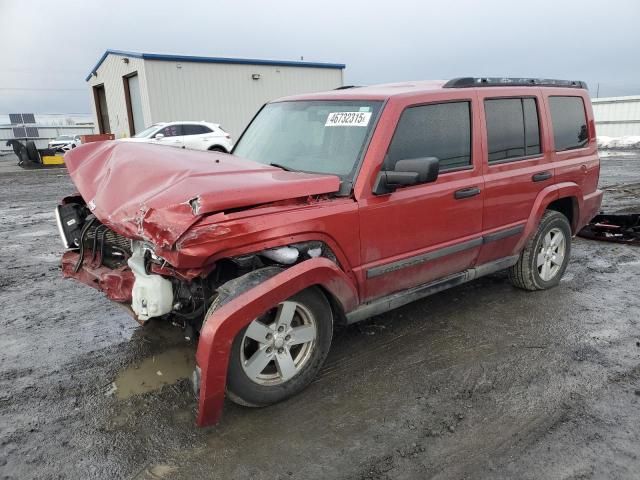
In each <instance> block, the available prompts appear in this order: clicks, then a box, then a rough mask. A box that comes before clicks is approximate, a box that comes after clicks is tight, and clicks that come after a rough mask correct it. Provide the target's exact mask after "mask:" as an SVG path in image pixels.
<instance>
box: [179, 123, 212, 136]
mask: <svg viewBox="0 0 640 480" xmlns="http://www.w3.org/2000/svg"><path fill="white" fill-rule="evenodd" d="M209 132H211V130H210V129H208V128H207V127H205V126H204V125H193V124H184V125H182V135H202V134H203V133H209Z"/></svg>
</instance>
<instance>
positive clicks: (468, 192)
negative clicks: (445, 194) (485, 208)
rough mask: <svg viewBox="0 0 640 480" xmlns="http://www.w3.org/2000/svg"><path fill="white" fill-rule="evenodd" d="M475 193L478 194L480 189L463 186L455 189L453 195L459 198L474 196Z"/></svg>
mask: <svg viewBox="0 0 640 480" xmlns="http://www.w3.org/2000/svg"><path fill="white" fill-rule="evenodd" d="M476 195H480V189H479V188H478V187H469V188H463V189H462V190H456V192H455V193H454V194H453V197H454V198H455V199H456V200H460V199H461V198H469V197H475V196H476Z"/></svg>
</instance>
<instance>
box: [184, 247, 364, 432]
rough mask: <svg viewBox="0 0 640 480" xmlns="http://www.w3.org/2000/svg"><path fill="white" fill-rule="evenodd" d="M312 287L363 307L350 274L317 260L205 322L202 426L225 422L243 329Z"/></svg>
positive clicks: (200, 357)
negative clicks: (230, 373) (234, 352)
mask: <svg viewBox="0 0 640 480" xmlns="http://www.w3.org/2000/svg"><path fill="white" fill-rule="evenodd" d="M312 285H320V286H322V287H323V288H325V289H326V290H327V291H329V292H330V293H331V294H332V295H333V296H334V297H335V298H336V299H337V300H338V301H339V302H340V303H341V305H342V307H343V309H344V311H345V312H349V311H350V310H353V309H354V308H355V307H356V306H357V305H358V294H357V290H356V287H355V285H353V283H352V282H351V280H350V279H349V278H348V277H347V275H346V274H345V273H344V272H343V271H342V270H340V268H339V267H338V266H337V265H336V264H335V263H333V262H332V261H330V260H328V259H326V258H312V259H310V260H305V261H304V262H301V263H299V264H297V265H294V266H293V267H291V268H288V269H286V270H283V271H282V272H281V273H279V274H277V275H275V276H273V277H271V278H269V279H267V280H265V281H264V282H263V283H261V284H259V285H257V286H256V287H254V288H252V289H250V290H248V291H246V292H244V293H241V294H239V295H238V296H237V297H235V298H234V299H233V300H231V301H229V302H228V303H226V304H224V305H223V306H222V307H220V309H219V310H216V311H215V312H213V313H212V314H211V316H210V317H208V318H206V319H205V323H204V326H203V328H202V331H201V332H200V341H199V344H198V351H197V352H196V362H197V364H198V367H199V368H200V378H201V383H200V396H199V400H198V418H197V424H198V425H199V426H206V425H213V424H215V423H217V422H218V420H219V419H220V416H221V414H222V407H223V404H224V394H225V386H226V382H227V367H228V365H229V356H230V352H231V345H232V344H233V339H234V338H235V337H236V335H237V334H238V333H239V332H240V330H242V329H243V328H244V327H246V326H247V325H248V324H249V323H251V322H252V321H253V319H255V318H257V317H258V316H260V315H261V314H262V313H264V312H265V311H266V310H268V309H269V308H271V307H272V306H274V305H276V304H278V303H280V302H282V301H284V300H286V299H287V298H289V297H291V296H292V295H294V294H296V293H297V292H299V291H301V290H304V289H305V288H307V287H310V286H312Z"/></svg>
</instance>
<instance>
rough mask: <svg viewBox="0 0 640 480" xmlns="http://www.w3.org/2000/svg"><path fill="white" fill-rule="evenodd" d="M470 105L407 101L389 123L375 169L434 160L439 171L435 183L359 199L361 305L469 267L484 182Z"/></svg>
mask: <svg viewBox="0 0 640 480" xmlns="http://www.w3.org/2000/svg"><path fill="white" fill-rule="evenodd" d="M414 101H415V100H414ZM472 106H473V107H475V105H474V104H473V101H472V99H467V98H462V99H460V100H456V101H445V102H435V101H434V102H432V103H428V104H418V105H416V104H406V105H402V106H398V113H395V110H394V113H393V115H394V117H393V118H389V119H388V122H389V123H393V124H394V125H395V126H396V127H395V132H394V133H393V136H392V138H391V139H390V143H389V146H388V149H387V151H386V155H385V157H384V163H383V165H382V167H381V169H382V170H393V169H394V168H395V164H396V162H397V161H398V160H404V159H411V158H421V157H437V158H438V159H439V161H440V173H439V176H438V178H437V180H436V181H435V182H431V183H423V184H419V185H413V186H408V187H403V188H398V189H397V190H396V191H394V192H392V193H389V194H385V195H373V194H372V193H371V192H370V191H369V192H366V195H365V196H364V197H363V198H360V199H359V205H360V209H359V212H360V232H361V258H362V265H361V267H360V268H359V269H358V270H359V272H358V275H359V276H360V278H361V279H362V283H363V284H364V285H365V292H364V293H363V297H364V298H365V299H366V300H369V299H373V298H377V297H381V296H384V295H387V294H390V293H392V292H396V291H400V290H404V289H407V288H410V287H413V286H417V285H422V284H425V283H429V282H432V281H434V280H438V279H440V278H443V277H446V276H447V275H450V274H453V273H457V272H461V271H463V270H465V269H467V268H469V267H471V266H473V264H474V262H475V259H476V258H477V256H478V252H479V250H480V245H481V243H482V239H481V237H480V231H481V227H482V198H483V184H482V170H481V167H480V163H479V159H478V156H479V155H478V154H479V153H480V149H479V142H477V141H474V135H475V133H474V132H475V130H473V128H475V126H476V124H477V123H478V122H477V116H475V115H476V113H475V110H474V109H473V108H472ZM394 108H395V107H394ZM396 115H398V116H399V118H398V116H396ZM472 127H473V128H472ZM372 173H374V174H377V173H378V171H375V172H372Z"/></svg>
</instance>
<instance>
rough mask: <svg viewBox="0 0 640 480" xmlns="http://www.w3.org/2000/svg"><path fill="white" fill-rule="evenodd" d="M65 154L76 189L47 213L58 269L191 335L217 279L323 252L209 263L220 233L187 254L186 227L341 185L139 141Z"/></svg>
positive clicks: (278, 252) (285, 250) (281, 252)
mask: <svg viewBox="0 0 640 480" xmlns="http://www.w3.org/2000/svg"><path fill="white" fill-rule="evenodd" d="M177 155H179V158H176V156H177ZM65 160H66V163H67V166H68V170H69V174H70V176H71V178H72V180H73V182H74V183H75V185H76V187H77V188H78V191H79V193H78V194H76V195H74V196H71V197H67V198H65V199H63V201H62V203H61V204H60V205H59V206H58V207H57V208H56V211H55V216H56V222H57V225H58V230H59V232H60V236H61V239H62V242H63V245H64V247H65V249H66V250H67V251H66V253H65V254H64V256H63V259H62V270H63V275H64V276H65V277H71V278H74V279H76V280H79V281H81V282H83V283H85V284H87V285H90V286H92V287H94V288H97V289H99V290H101V291H103V292H105V294H106V295H107V296H108V297H109V298H110V299H111V300H114V301H116V302H119V303H121V304H123V305H125V306H126V307H127V309H128V310H129V311H130V312H131V313H132V314H133V315H134V316H135V318H136V319H137V320H138V321H139V322H140V323H144V322H146V321H147V320H148V319H150V318H157V317H166V316H170V317H171V318H172V321H174V322H177V323H179V324H181V325H183V326H185V327H187V326H188V327H193V328H194V329H195V330H196V331H198V330H199V329H200V326H201V324H202V321H203V319H204V316H205V313H206V311H207V309H208V307H209V305H210V304H211V302H212V300H213V298H215V290H216V288H217V286H218V285H220V284H222V283H224V282H225V281H228V280H229V279H231V278H234V277H235V276H238V275H242V274H243V273H246V272H247V271H250V269H253V268H260V266H263V265H271V264H277V265H285V266H287V265H292V264H294V263H296V262H297V261H299V260H301V259H303V258H312V257H313V256H314V255H319V254H320V251H321V250H319V249H318V247H317V246H314V245H312V246H311V247H310V248H307V249H305V250H303V251H298V250H296V249H295V248H293V247H290V246H283V247H279V248H276V249H272V248H271V249H266V250H264V252H257V254H251V255H244V256H241V257H237V258H223V259H217V260H216V261H213V260H211V258H212V257H213V256H214V255H215V254H216V253H217V252H216V249H217V248H221V247H220V246H219V244H216V242H219V241H220V239H221V237H220V235H213V236H212V237H211V238H210V239H209V240H208V242H209V243H207V246H206V248H200V249H198V251H197V252H194V251H190V252H188V253H185V250H184V249H183V245H184V243H185V242H186V243H188V241H187V240H186V239H189V240H190V241H196V240H197V238H195V239H194V238H192V237H193V236H194V235H195V234H193V233H192V227H193V226H194V225H196V224H198V222H200V221H201V220H202V219H203V218H205V217H210V218H213V217H212V216H216V217H218V216H222V217H221V219H223V217H224V212H226V211H230V210H231V211H239V210H243V209H250V208H252V207H255V206H257V205H268V204H273V203H274V202H282V201H288V200H290V199H296V198H298V199H299V198H304V197H307V196H309V195H321V194H327V193H331V192H335V191H337V190H338V189H339V179H338V178H337V177H335V176H332V175H316V174H305V173H300V172H288V171H283V170H282V169H279V168H276V167H272V166H269V165H262V164H258V163H255V162H251V161H248V160H244V159H241V158H237V157H234V156H232V155H226V154H211V153H209V152H195V151H184V152H183V151H180V152H179V153H178V154H176V152H175V151H174V150H173V149H167V148H162V147H158V146H154V145H146V144H127V143H120V142H96V143H92V144H87V145H84V146H81V147H78V148H76V149H74V150H73V151H71V152H69V153H68V154H67V156H66V157H65ZM213 226H215V224H214V225H213ZM211 228H213V227H209V229H208V231H211ZM220 231H229V230H228V229H220ZM238 241H239V242H241V241H242V240H241V239H238ZM226 248H228V245H227V246H226ZM307 250H309V253H308V254H307Z"/></svg>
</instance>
